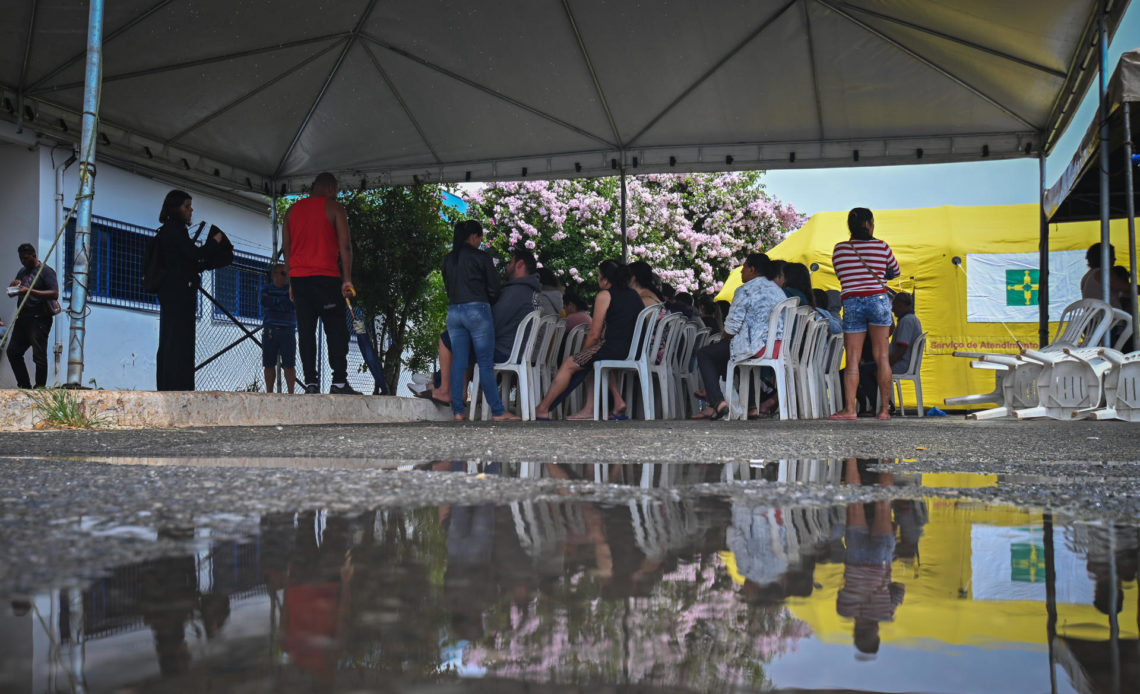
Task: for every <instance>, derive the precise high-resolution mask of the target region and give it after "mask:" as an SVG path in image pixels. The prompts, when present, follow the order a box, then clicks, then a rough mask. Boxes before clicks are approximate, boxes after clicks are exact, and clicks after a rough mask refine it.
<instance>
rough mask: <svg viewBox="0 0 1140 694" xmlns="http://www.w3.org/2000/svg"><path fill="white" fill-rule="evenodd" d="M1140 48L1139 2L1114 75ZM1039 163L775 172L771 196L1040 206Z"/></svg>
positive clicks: (1081, 123)
mask: <svg viewBox="0 0 1140 694" xmlns="http://www.w3.org/2000/svg"><path fill="white" fill-rule="evenodd" d="M1138 46H1140V3H1138V2H1132V3H1130V4H1129V7H1128V10H1127V11H1126V12H1125V14H1124V18H1123V20H1122V21H1121V23H1120V27H1119V28H1118V29H1117V32H1116V36H1115V37H1114V38H1113V41H1112V43H1111V44H1110V45H1109V52H1108V71H1109V73H1111V72H1112V70H1113V69H1114V68H1115V66H1116V62H1117V60H1118V59H1119V58H1120V55H1121V53H1123V52H1124V51H1126V50H1130V49H1132V48H1136V47H1138ZM1096 107H1097V83H1096V81H1095V80H1094V81H1093V87H1092V89H1090V90H1089V93H1088V94H1087V95H1085V99H1084V101H1083V102H1082V103H1081V107H1080V109H1079V110H1078V111H1077V115H1076V117H1075V118H1074V119H1073V121H1072V123H1071V124H1070V125H1069V128H1068V130H1067V131H1066V132H1065V134H1064V135H1063V136H1062V137H1061V139H1060V141H1059V142H1058V144H1057V146H1056V147H1055V148H1054V149H1053V153H1052V154H1051V155H1050V156H1049V157H1048V159H1046V161H1045V184H1046V186H1052V185H1053V184H1054V183H1055V182H1056V181H1057V178H1058V177H1059V176H1060V175H1061V172H1063V171H1064V170H1065V167H1066V166H1067V165H1068V163H1069V160H1070V159H1072V157H1073V153H1074V152H1075V151H1076V149H1077V146H1078V145H1079V144H1080V141H1081V138H1082V137H1083V136H1084V133H1085V131H1086V130H1087V129H1088V126H1089V123H1091V122H1092V119H1093V118H1094V117H1095V116H1096ZM1038 180H1039V172H1038V164H1037V160H1036V159H1014V160H1005V161H991V162H979V163H970V164H926V165H914V166H876V167H869V166H868V167H859V168H845V169H801V170H795V171H789V170H782V171H769V172H768V174H767V175H766V176H765V177H764V181H765V184H766V185H767V187H768V192H769V193H771V194H772V195H774V196H775V197H777V198H779V199H781V200H783V201H785V202H790V203H792V204H793V205H795V206H796V209H798V210H800V211H801V212H803V213H805V214H808V215H811V214H815V213H816V212H826V211H831V210H848V209H850V208H852V207H869V208H871V209H872V210H874V209H897V208H907V207H936V206H939V205H1008V204H1016V203H1037V202H1038V190H1037V185H1038Z"/></svg>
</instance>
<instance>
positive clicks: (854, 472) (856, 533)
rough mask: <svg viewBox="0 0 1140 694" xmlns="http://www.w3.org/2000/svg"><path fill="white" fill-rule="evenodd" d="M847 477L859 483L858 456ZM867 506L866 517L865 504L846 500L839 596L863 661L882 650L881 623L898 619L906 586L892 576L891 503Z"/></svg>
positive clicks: (884, 479)
mask: <svg viewBox="0 0 1140 694" xmlns="http://www.w3.org/2000/svg"><path fill="white" fill-rule="evenodd" d="M844 481H845V482H846V483H847V484H852V485H854V484H860V482H861V480H860V476H859V468H858V464H857V463H856V461H855V459H854V458H851V459H849V460H848V461H847V465H846V468H845V470H844ZM878 482H879V484H882V485H884V486H890V485H891V483H892V482H893V477H892V475H891V474H890V473H886V474H881V475H879V476H878ZM869 506H870V507H871V517H870V519H869V520H868V518H867V505H864V504H848V505H847V530H846V532H845V533H844V542H845V543H846V545H847V554H846V559H845V560H844V569H843V587H842V588H841V589H840V590H839V594H838V596H836V599H835V609H836V611H837V612H838V613H839V616H841V617H850V618H852V619H854V620H855V648H856V649H858V651H859V653H858V654H856V657H857V658H859V659H861V660H869V659H872V658H873V657H874V656H875V654H877V653H878V652H879V624H880V623H881V622H889V621H891V620H893V619H894V616H895V610H896V609H897V608H898V606H899V605H901V604H902V601H903V596H904V594H905V591H906V589H905V587H904V586H903V585H902V584H901V583H895V582H893V581H891V561H892V560H893V559H894V551H895V531H894V527H893V526H892V524H891V505H890V502H889V501H876V502H874V503H872V504H869Z"/></svg>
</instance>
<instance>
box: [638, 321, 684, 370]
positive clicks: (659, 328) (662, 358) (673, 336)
mask: <svg viewBox="0 0 1140 694" xmlns="http://www.w3.org/2000/svg"><path fill="white" fill-rule="evenodd" d="M684 322H685V317H684V316H683V315H681V314H680V313H668V314H666V315H664V316H660V315H659V316H658V318H657V325H656V326H654V328H653V341H652V342H651V343H650V349H649V350H647V351H646V352H645V355H646V357H647V358H648V359H649V363H650V364H664V363H666V360H667V359H668V358H669V354H670V350H672V349H676V347H677V339H678V338H679V337H680V334H681V331H682V330H683V328H682V325H683V324H684Z"/></svg>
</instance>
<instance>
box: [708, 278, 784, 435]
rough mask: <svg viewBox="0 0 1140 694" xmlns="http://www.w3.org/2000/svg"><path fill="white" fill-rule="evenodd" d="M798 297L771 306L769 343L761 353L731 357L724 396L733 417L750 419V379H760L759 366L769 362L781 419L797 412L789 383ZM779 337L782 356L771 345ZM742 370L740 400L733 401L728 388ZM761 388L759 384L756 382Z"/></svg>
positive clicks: (725, 380)
mask: <svg viewBox="0 0 1140 694" xmlns="http://www.w3.org/2000/svg"><path fill="white" fill-rule="evenodd" d="M798 302H799V299H796V298H794V297H793V298H790V299H784V300H783V301H781V302H780V303H778V304H776V305H775V307H773V308H772V314H771V315H770V316H769V317H768V343H767V344H765V345H764V350H763V352H762V354H763V355H764V356H762V357H752V358H749V359H744V360H741V361H738V362H734V361H729V363H728V371H727V373H726V374H725V378H724V383H725V399H726V400H728V403H729V409H730V411H729V417H730V418H731V419H748V392H749V390H750V386H751V381H752V380H753V379H755V380H756V381H757V382H759V380H760V369H761V367H764V366H769V367H771V368H772V370H773V371H775V372H776V396H777V398H778V399H779V402H780V419H790V418H792V417H794V416H795V410H794V409H793V408H794V406H795V405H794V403H793V401H794V396H793V394H792V391H791V389H790V386H789V383H788V354H789V353H790V352H791V350H790V349H788V347H789V345H788V340H787V339H786V338H787V336H788V335H791V334H792V333H793V331H794V330H795V323H796V304H797V303H798ZM777 340H783V343H782V344H781V348H780V354H779V356H776V357H773V356H770V352H771V351H772V349H771V348H772V346H773V344H774V343H775V342H776V341H777ZM737 371H739V372H740V389H739V392H740V398H739V403H736V402H733V398H732V395H731V394H730V393H729V391H730V390H731V389H732V387H733V384H734V383H735V382H736V378H735V377H736V372H737ZM757 388H759V386H757Z"/></svg>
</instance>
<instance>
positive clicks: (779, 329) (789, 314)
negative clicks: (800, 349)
mask: <svg viewBox="0 0 1140 694" xmlns="http://www.w3.org/2000/svg"><path fill="white" fill-rule="evenodd" d="M799 301H800V300H799V299H797V298H796V297H794V296H793V297H791V298H788V299H784V300H783V301H781V302H780V303H778V304H776V305H775V306H773V307H772V313H771V314H770V315H769V316H768V343H767V344H766V345H764V356H765V357H766V358H770V357H771V355H770V354H769V353H768V345H771V344H772V343H773V341H775V340H783V346H782V347H781V349H780V354H788V342H789V340H790V334H791V331H792V330H794V329H795V319H796V307H797V305H798V304H799Z"/></svg>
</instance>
